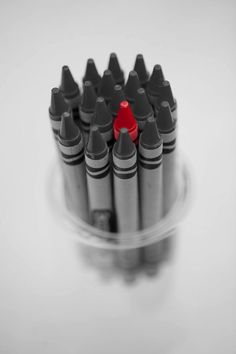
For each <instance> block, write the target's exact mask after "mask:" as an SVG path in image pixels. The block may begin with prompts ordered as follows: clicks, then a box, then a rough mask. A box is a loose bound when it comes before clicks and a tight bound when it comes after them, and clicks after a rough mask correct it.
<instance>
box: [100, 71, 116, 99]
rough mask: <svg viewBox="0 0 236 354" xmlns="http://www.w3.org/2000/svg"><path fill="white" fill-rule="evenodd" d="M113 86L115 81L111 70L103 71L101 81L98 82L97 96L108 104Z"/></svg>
mask: <svg viewBox="0 0 236 354" xmlns="http://www.w3.org/2000/svg"><path fill="white" fill-rule="evenodd" d="M114 86H115V81H114V78H113V75H112V72H111V70H109V69H107V70H105V71H104V74H103V77H102V80H101V82H100V87H99V90H98V92H99V95H100V96H102V97H104V98H105V100H106V102H109V101H110V100H111V97H112V95H113V92H114Z"/></svg>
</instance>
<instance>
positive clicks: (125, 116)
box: [113, 101, 138, 141]
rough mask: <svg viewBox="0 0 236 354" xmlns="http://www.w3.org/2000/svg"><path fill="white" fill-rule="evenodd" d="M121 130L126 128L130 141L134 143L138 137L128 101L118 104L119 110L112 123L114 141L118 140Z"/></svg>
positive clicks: (136, 126)
mask: <svg viewBox="0 0 236 354" xmlns="http://www.w3.org/2000/svg"><path fill="white" fill-rule="evenodd" d="M121 128H127V129H128V132H129V136H130V138H131V139H132V141H135V140H136V139H137V136H138V124H137V122H136V120H135V118H134V116H133V113H132V111H131V108H130V105H129V103H128V101H122V102H121V103H120V109H119V111H118V113H117V117H116V119H115V121H114V125H113V129H114V136H115V139H116V140H117V139H118V136H119V133H120V130H121Z"/></svg>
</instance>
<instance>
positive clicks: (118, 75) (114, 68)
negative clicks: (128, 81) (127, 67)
mask: <svg viewBox="0 0 236 354" xmlns="http://www.w3.org/2000/svg"><path fill="white" fill-rule="evenodd" d="M108 69H109V70H111V72H112V75H113V78H114V80H115V83H116V84H119V85H123V84H124V72H123V70H121V68H120V64H119V61H118V58H117V55H116V53H111V54H110V58H109V63H108Z"/></svg>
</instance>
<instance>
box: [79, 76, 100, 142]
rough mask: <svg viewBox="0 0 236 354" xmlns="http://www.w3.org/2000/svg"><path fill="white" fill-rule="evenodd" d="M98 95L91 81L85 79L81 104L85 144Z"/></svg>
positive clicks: (81, 120)
mask: <svg viewBox="0 0 236 354" xmlns="http://www.w3.org/2000/svg"><path fill="white" fill-rule="evenodd" d="M96 100H97V95H96V93H95V89H94V87H93V85H92V83H91V81H85V83H84V91H83V94H82V98H81V105H80V110H79V112H80V124H81V128H82V131H83V135H84V142H85V145H86V143H87V141H88V134H89V129H90V123H91V120H92V117H93V115H94V112H95V105H96Z"/></svg>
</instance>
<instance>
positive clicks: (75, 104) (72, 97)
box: [60, 65, 80, 120]
mask: <svg viewBox="0 0 236 354" xmlns="http://www.w3.org/2000/svg"><path fill="white" fill-rule="evenodd" d="M60 90H61V92H62V93H63V95H64V98H65V99H66V101H67V102H68V104H69V106H70V107H71V109H72V113H73V117H74V119H76V120H77V119H79V105H80V89H79V85H78V84H77V82H75V80H74V78H73V76H72V74H71V71H70V69H69V67H68V66H67V65H64V66H63V67H62V72H61V86H60Z"/></svg>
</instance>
